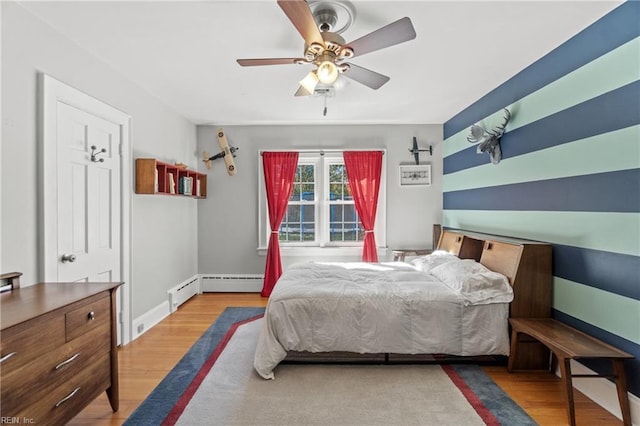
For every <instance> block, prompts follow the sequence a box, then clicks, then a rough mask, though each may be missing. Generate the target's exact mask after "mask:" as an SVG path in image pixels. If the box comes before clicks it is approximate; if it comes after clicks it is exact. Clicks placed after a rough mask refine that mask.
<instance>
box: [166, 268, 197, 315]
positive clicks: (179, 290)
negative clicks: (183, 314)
mask: <svg viewBox="0 0 640 426" xmlns="http://www.w3.org/2000/svg"><path fill="white" fill-rule="evenodd" d="M198 293H200V280H199V279H198V277H197V276H196V277H193V278H190V279H188V280H187V281H184V282H183V283H181V284H179V285H177V286H175V287H173V288H172V289H170V290H169V309H170V310H171V313H174V312H175V311H176V310H178V306H180V305H182V304H183V303H184V302H186V301H187V300H189V299H191V298H192V297H193V296H195V295H196V294H198Z"/></svg>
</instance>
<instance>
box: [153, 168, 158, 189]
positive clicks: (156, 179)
mask: <svg viewBox="0 0 640 426" xmlns="http://www.w3.org/2000/svg"><path fill="white" fill-rule="evenodd" d="M153 192H155V193H157V192H158V169H155V175H154V177H153Z"/></svg>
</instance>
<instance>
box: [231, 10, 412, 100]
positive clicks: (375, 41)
mask: <svg viewBox="0 0 640 426" xmlns="http://www.w3.org/2000/svg"><path fill="white" fill-rule="evenodd" d="M278 5H279V6H280V7H281V8H282V10H283V11H284V13H285V14H286V15H287V17H288V18H289V20H290V21H291V23H292V24H293V25H294V26H295V27H296V29H297V30H298V32H299V33H300V35H301V36H302V38H303V39H304V41H305V48H304V52H303V55H304V56H303V57H300V58H260V59H238V60H237V61H238V64H240V65H241V66H243V67H250V66H261V65H285V64H312V65H315V67H316V68H315V69H314V70H312V71H311V72H309V74H307V76H306V77H305V78H304V79H302V80H301V81H300V87H299V88H298V91H297V92H296V93H295V95H296V96H308V95H312V94H313V93H314V91H315V90H316V86H317V85H318V84H319V83H322V84H323V85H325V86H331V85H332V84H333V83H335V81H336V80H337V79H338V77H339V76H340V75H344V76H345V77H348V78H350V79H351V80H354V81H357V82H358V83H361V84H364V85H365V86H367V87H370V88H372V89H374V90H376V89H379V88H380V87H382V85H384V84H385V83H386V82H388V81H389V77H387V76H386V75H382V74H379V73H377V72H375V71H371V70H369V69H366V68H363V67H360V66H357V65H354V64H351V63H348V62H344V61H345V59H351V58H355V57H356V56H362V55H364V54H366V53H370V52H374V51H376V50H380V49H383V48H385V47H390V46H393V45H396V44H400V43H404V42H405V41H409V40H413V39H414V38H415V37H416V31H415V29H414V28H413V24H412V23H411V20H410V19H409V18H407V17H405V18H402V19H399V20H397V21H395V22H392V23H391V24H389V25H386V26H384V27H382V28H380V29H378V30H376V31H373V32H371V33H369V34H367V35H365V36H362V37H360V38H359V39H357V40H354V41H352V42H350V43H346V42H345V41H344V39H343V38H342V37H341V36H340V35H339V32H342V31H344V30H345V29H346V28H347V27H348V26H349V25H350V23H351V19H352V18H353V11H352V9H350V8H348V7H347V5H348V2H337V1H327V2H322V1H321V2H317V3H315V4H314V6H315V7H314V10H312V8H311V7H310V5H309V4H307V2H306V1H305V0H278ZM341 9H342V10H347V11H348V15H349V23H347V24H346V25H344V26H343V27H342V28H339V29H338V30H336V29H335V28H336V23H337V20H338V14H339V12H341V11H342V10H341Z"/></svg>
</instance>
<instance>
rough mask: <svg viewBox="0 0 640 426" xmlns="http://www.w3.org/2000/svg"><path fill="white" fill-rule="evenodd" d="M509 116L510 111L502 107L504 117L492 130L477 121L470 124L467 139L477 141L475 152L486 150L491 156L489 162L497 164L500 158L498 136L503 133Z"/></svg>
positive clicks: (500, 136) (500, 151)
mask: <svg viewBox="0 0 640 426" xmlns="http://www.w3.org/2000/svg"><path fill="white" fill-rule="evenodd" d="M510 118H511V113H510V112H509V110H508V109H506V108H504V118H503V119H502V123H501V124H499V125H498V126H496V127H495V128H493V129H492V130H485V129H484V128H483V127H481V126H480V125H478V124H477V123H476V124H474V125H473V126H471V134H470V135H469V136H467V141H469V142H471V143H477V144H478V147H477V149H476V152H477V153H478V154H482V153H483V152H486V153H488V154H489V158H491V163H493V164H498V163H499V162H500V160H502V150H501V149H500V138H502V135H503V134H504V129H505V128H506V127H507V123H508V122H509V119H510Z"/></svg>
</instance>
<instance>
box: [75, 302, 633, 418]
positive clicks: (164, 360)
mask: <svg viewBox="0 0 640 426" xmlns="http://www.w3.org/2000/svg"><path fill="white" fill-rule="evenodd" d="M266 304H267V299H266V298H262V297H260V295H259V294H255V293H207V294H203V295H199V296H196V297H194V298H192V299H191V300H189V301H188V302H187V303H185V304H184V305H182V306H181V307H180V308H179V309H178V311H177V312H175V313H174V314H172V315H170V316H169V317H167V318H166V319H164V320H163V321H162V322H160V323H159V324H158V325H156V326H155V327H153V328H152V329H151V330H149V331H147V332H146V333H145V334H143V335H142V336H140V337H139V338H138V339H136V340H134V341H133V342H131V343H129V344H128V345H126V346H124V347H122V348H120V350H119V353H118V357H119V360H118V361H119V377H120V409H119V410H118V412H116V413H113V412H111V408H110V406H109V402H108V400H107V398H106V395H105V394H103V395H101V396H100V397H99V398H97V399H96V400H95V401H94V402H93V403H91V404H90V405H89V406H88V407H87V408H86V409H85V410H84V411H82V412H81V413H80V414H79V415H78V416H77V417H76V418H75V419H73V420H72V421H71V423H69V424H70V425H91V426H101V425H121V424H122V423H123V422H124V421H125V420H126V419H127V418H128V417H129V415H131V413H132V412H133V410H135V408H136V407H137V406H138V405H139V404H140V403H141V402H142V401H143V400H144V399H145V398H146V397H147V395H148V394H149V393H150V392H151V391H152V390H153V389H154V388H155V387H156V386H157V385H158V383H160V381H161V380H162V379H163V378H164V377H165V376H166V374H167V373H168V372H169V371H170V370H171V369H172V368H173V366H174V365H175V364H176V363H177V362H178V361H179V360H180V359H181V358H182V356H183V355H184V354H185V353H186V352H187V350H189V348H190V347H191V345H193V343H194V342H195V341H196V340H197V339H198V338H199V337H200V336H201V335H202V333H204V331H205V330H206V329H207V328H208V327H209V326H210V325H211V323H213V321H215V319H216V318H217V317H218V315H220V313H222V311H223V310H224V309H225V308H226V307H228V306H266ZM484 369H485V371H486V372H487V374H488V375H489V376H490V377H491V378H492V379H493V380H494V381H495V382H496V383H497V384H498V385H499V386H500V387H501V388H502V389H504V391H505V392H506V393H507V394H508V395H509V396H510V397H511V398H512V399H513V400H514V401H516V402H517V403H518V404H519V405H520V406H521V407H522V408H524V409H525V410H526V411H527V413H528V414H529V415H530V416H531V417H532V418H533V419H534V420H535V421H536V422H538V423H539V424H540V425H566V424H567V415H566V408H565V404H564V399H563V392H562V384H561V382H560V379H558V378H557V377H555V376H554V375H552V374H550V373H515V374H509V373H508V372H507V370H506V367H502V366H491V367H484ZM575 407H576V420H577V423H578V425H581V426H595V425H599V426H601V425H619V424H622V421H620V420H618V419H617V418H616V417H614V416H613V415H611V414H610V413H609V412H608V411H606V410H604V409H603V408H601V407H600V406H599V405H597V404H595V403H594V402H592V401H591V400H589V399H588V398H587V397H585V396H584V395H583V394H581V393H580V392H577V391H576V395H575Z"/></svg>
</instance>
